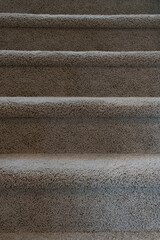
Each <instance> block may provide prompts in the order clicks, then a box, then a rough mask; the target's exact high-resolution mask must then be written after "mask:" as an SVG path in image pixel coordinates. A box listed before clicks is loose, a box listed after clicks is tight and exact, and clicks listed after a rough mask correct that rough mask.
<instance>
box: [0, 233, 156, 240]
mask: <svg viewBox="0 0 160 240" xmlns="http://www.w3.org/2000/svg"><path fill="white" fill-rule="evenodd" d="M1 237H2V240H30V239H32V240H159V239H160V233H158V232H145V233H131V232H105V233H103V232H102V233H39V234H37V233H33V234H32V233H19V234H17V233H4V234H1Z"/></svg>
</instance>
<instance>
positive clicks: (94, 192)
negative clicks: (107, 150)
mask: <svg viewBox="0 0 160 240" xmlns="http://www.w3.org/2000/svg"><path fill="white" fill-rule="evenodd" d="M159 160H160V155H159V154H155V155H153V154H152V155H149V154H148V155H147V154H144V155H142V154H141V155H134V154H128V155H116V154H114V155H83V154H82V155H67V154H66V155H1V156H0V164H1V175H0V189H1V203H2V204H1V206H0V208H1V210H0V214H1V217H0V219H1V220H0V221H1V222H0V225H1V231H2V232H19V231H21V232H59V231H63V232H65V231H67V232H68V231H80V232H84V231H98V232H99V231H107V230H112V231H146V230H148V231H159V230H160V225H159V222H160V211H159V209H160V188H159V182H160V174H159V173H160V161H159Z"/></svg>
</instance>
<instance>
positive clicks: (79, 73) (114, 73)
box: [0, 66, 160, 97]
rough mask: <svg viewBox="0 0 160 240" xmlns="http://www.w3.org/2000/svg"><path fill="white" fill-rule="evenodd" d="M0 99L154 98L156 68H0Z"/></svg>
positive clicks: (158, 90) (158, 88) (159, 87)
mask: <svg viewBox="0 0 160 240" xmlns="http://www.w3.org/2000/svg"><path fill="white" fill-rule="evenodd" d="M0 76H1V86H3V87H1V88H0V96H26V97H27V96H63V97H65V96H66V97H67V96H71V97H72V96H81V97H84V96H86V97H158V96H160V83H159V76H160V68H159V67H149V66H143V67H141V66H140V67H123V66H122V67H120V66H119V67H106V66H98V67H95V66H93V67H91V66H77V67H76V66H68V67H65V66H50V67H45V66H39V67H38V66H37V67H36V66H32V67H31V66H30V67H29V66H21V67H18V66H8V67H7V66H6V67H3V66H1V67H0Z"/></svg>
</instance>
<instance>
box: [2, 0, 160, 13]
mask: <svg viewBox="0 0 160 240" xmlns="http://www.w3.org/2000/svg"><path fill="white" fill-rule="evenodd" d="M159 5H160V4H159V1H158V0H138V1H134V2H133V1H132V0H128V1H127V2H126V1H125V0H123V1H121V2H119V0H109V1H105V0H96V1H94V2H93V1H92V0H87V1H85V0H81V1H79V0H74V1H72V0H69V1H65V0H55V1H54V2H53V1H52V0H47V1H44V0H37V1H32V0H28V1H27V2H26V1H25V0H21V1H20V2H19V0H15V1H11V0H6V1H3V0H1V1H0V12H7V13H8V12H16V13H17V12H21V13H46V14H146V13H149V14H152V13H159V9H160V6H159Z"/></svg>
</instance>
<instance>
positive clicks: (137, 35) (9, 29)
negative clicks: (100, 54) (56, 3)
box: [0, 14, 160, 51]
mask: <svg viewBox="0 0 160 240" xmlns="http://www.w3.org/2000/svg"><path fill="white" fill-rule="evenodd" d="M159 22H160V17H159V15H153V16H151V15H139V16H135V15H134V16H124V17H122V16H119V17H117V16H113V17H108V16H94V15H93V16H91V15H87V16H86V15H85V16H68V15H66V16H64V15H63V16H61V15H57V16H51V17H50V16H49V15H47V16H46V15H40V16H37V15H32V14H31V15H25V14H19V15H18V16H17V14H6V15H4V14H1V15H0V26H1V28H0V36H1V38H0V41H1V46H0V49H1V50H2V49H6V50H50V51H54V50H55V51H62V50H63V51H93V50H101V51H158V50H159V33H160V29H159Z"/></svg>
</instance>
